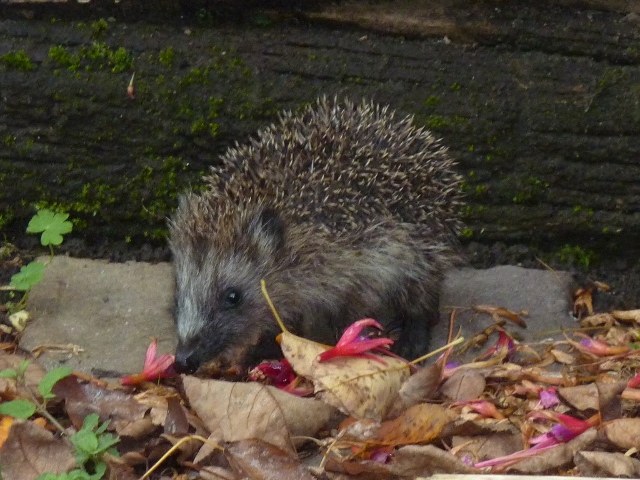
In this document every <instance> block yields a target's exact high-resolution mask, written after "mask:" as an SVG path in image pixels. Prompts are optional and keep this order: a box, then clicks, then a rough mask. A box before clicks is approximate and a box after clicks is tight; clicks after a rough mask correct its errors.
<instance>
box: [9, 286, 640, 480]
mask: <svg viewBox="0 0 640 480" xmlns="http://www.w3.org/2000/svg"><path fill="white" fill-rule="evenodd" d="M598 289H601V287H600V286H596V285H594V286H592V287H588V288H585V289H582V290H581V291H579V292H578V293H577V294H576V295H575V297H574V299H575V306H574V312H575V313H576V316H577V317H578V318H579V322H580V326H581V331H576V332H573V333H568V332H567V333H565V337H564V339H561V340H559V341H555V342H548V343H541V344H536V345H527V344H521V343H518V342H517V341H515V340H513V338H512V337H511V335H510V334H509V332H508V330H507V328H508V327H507V325H505V323H504V322H505V319H506V321H507V322H508V323H509V324H512V326H519V327H522V325H521V323H522V322H525V320H523V317H524V316H525V313H524V312H520V313H515V312H511V311H509V310H507V309H504V308H502V307H498V306H491V305H480V306H478V307H476V308H475V310H476V311H477V312H480V313H483V314H487V315H491V316H492V317H493V318H494V321H495V322H496V324H495V326H494V327H492V328H491V329H488V330H487V331H485V332H480V333H479V334H478V335H477V336H476V337H474V338H477V339H478V340H480V339H482V341H485V340H486V339H492V338H495V337H496V336H497V339H496V340H495V343H494V344H493V345H491V346H489V347H486V348H485V351H484V353H483V354H481V355H479V356H478V357H477V358H476V359H475V360H474V361H471V362H467V363H456V355H457V354H458V352H459V351H460V350H457V351H456V350H455V348H454V347H453V346H449V347H448V348H447V349H446V350H445V352H444V354H442V355H441V356H440V357H439V358H438V359H437V360H436V362H435V363H434V364H431V365H426V366H419V367H416V366H415V362H408V361H406V360H404V359H400V358H397V357H395V356H392V355H390V354H388V351H387V347H388V345H389V343H390V342H389V341H382V342H381V341H378V340H380V339H379V338H376V339H373V340H372V339H368V338H362V337H361V336H360V332H361V330H362V328H364V326H374V327H375V325H374V323H375V321H374V320H372V319H365V320H362V321H360V322H356V324H354V326H352V327H350V329H348V331H347V332H345V335H344V336H343V338H342V339H341V340H340V341H339V342H338V344H337V345H336V346H335V347H330V346H327V345H321V344H318V343H315V342H311V341H309V340H306V339H303V338H300V337H297V336H295V335H293V334H292V333H290V332H287V331H286V330H283V333H282V334H281V335H280V337H279V341H280V345H281V348H282V351H283V356H284V357H285V359H284V360H280V361H272V362H269V363H264V364H262V365H260V366H258V367H257V368H256V369H255V370H254V371H253V372H252V374H251V375H250V377H251V378H253V379H255V380H259V381H258V382H256V381H253V382H248V383H247V382H237V381H235V382H234V381H226V380H215V379H207V378H198V377H195V376H184V375H183V376H180V377H177V376H172V372H171V370H170V364H171V360H172V359H170V358H167V356H160V357H157V356H156V349H155V343H153V342H152V345H150V347H149V351H148V352H147V355H146V359H145V366H144V368H143V370H142V372H141V373H140V374H136V375H130V376H128V377H124V379H123V381H122V382H117V383H116V382H112V383H107V382H104V381H102V380H98V379H94V378H91V377H86V376H83V375H80V374H72V375H70V376H67V377H65V378H62V379H61V380H59V381H58V382H57V383H56V384H55V385H54V386H53V387H52V388H51V389H50V390H51V393H52V394H53V395H54V397H53V398H47V395H49V396H51V393H47V392H48V390H46V389H45V390H46V391H44V393H45V395H44V397H43V395H42V392H40V391H39V388H42V387H41V384H42V379H43V378H44V377H45V372H44V370H43V369H42V368H41V367H39V366H38V364H37V361H32V362H30V363H29V364H28V365H27V366H26V368H24V372H23V373H24V374H23V377H22V379H23V381H21V382H18V381H17V380H16V378H12V377H11V375H9V378H0V406H1V405H4V404H7V403H9V402H11V401H16V400H25V401H31V400H32V399H33V398H35V399H36V400H37V401H38V402H44V404H45V405H46V409H47V411H48V412H49V414H50V415H51V416H54V417H55V418H56V419H57V422H58V423H60V424H62V425H63V430H64V432H61V431H59V429H57V428H56V427H55V426H54V425H53V424H52V423H51V422H50V420H49V418H48V417H46V416H42V415H40V411H39V410H38V411H37V412H36V413H34V414H33V415H30V416H29V419H26V420H20V419H15V418H12V417H10V416H8V415H1V416H0V466H1V468H2V475H3V478H5V479H6V480H12V479H18V480H31V479H36V478H37V477H38V476H40V475H42V474H44V473H46V472H50V473H53V474H56V475H63V474H64V472H69V471H71V470H72V469H74V468H76V467H77V465H76V460H75V459H74V449H73V448H72V445H71V444H70V443H71V442H69V438H70V436H71V434H73V433H74V432H78V431H79V430H80V429H82V428H83V422H85V420H86V419H87V417H88V416H89V415H95V424H96V425H98V421H99V422H100V424H103V422H107V421H109V423H108V425H105V426H104V427H101V428H104V429H107V431H108V432H110V434H113V435H115V436H117V437H118V438H119V443H117V444H116V445H115V447H116V449H117V451H118V455H119V456H116V455H114V454H104V455H103V456H102V457H101V458H102V461H104V462H105V463H106V465H107V473H106V476H105V477H104V478H109V479H115V478H118V479H124V480H128V479H134V478H176V479H178V478H187V475H188V476H189V478H195V477H197V478H203V479H241V478H242V479H244V478H249V479H258V478H260V479H262V478H265V479H266V478H278V479H281V480H283V479H289V478H291V479H294V478H295V479H307V478H308V479H311V478H341V479H345V478H351V477H352V478H356V477H358V478H381V479H385V478H389V479H396V478H413V477H416V476H428V475H432V474H435V473H460V474H476V475H477V474H479V473H526V474H540V475H549V474H554V475H566V476H591V475H593V476H628V477H634V476H635V477H638V476H640V453H639V452H640V434H638V432H640V374H639V371H640V369H639V365H640V349H639V348H638V347H639V346H640V310H629V311H613V312H609V313H595V312H593V308H592V301H591V295H593V294H594V293H595V292H596V291H597V290H598ZM452 321H453V320H452ZM372 322H373V323H372ZM451 331H453V328H452V329H451ZM482 337H484V338H482ZM385 340H388V339H385ZM460 341H461V340H458V343H459V342H460ZM327 352H329V353H327ZM169 357H170V356H169ZM24 360H25V357H24V356H22V355H20V354H18V353H14V354H10V353H8V352H7V351H6V350H3V351H0V371H11V370H14V371H15V370H16V369H18V370H19V369H20V368H23V366H24V365H25V364H24ZM45 413H47V412H45ZM105 433H106V432H105ZM114 438H115V437H114ZM114 453H115V452H114ZM51 478H67V477H62V476H56V477H51ZM69 478H71V477H69ZM78 478H81V477H78ZM82 478H85V477H82ZM87 478H88V477H87Z"/></svg>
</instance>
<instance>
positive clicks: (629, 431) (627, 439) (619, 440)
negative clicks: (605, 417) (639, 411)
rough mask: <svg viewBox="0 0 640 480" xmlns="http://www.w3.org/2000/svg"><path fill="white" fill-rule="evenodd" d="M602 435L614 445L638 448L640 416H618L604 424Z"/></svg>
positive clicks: (639, 441) (625, 448) (639, 446)
mask: <svg viewBox="0 0 640 480" xmlns="http://www.w3.org/2000/svg"><path fill="white" fill-rule="evenodd" d="M603 432H604V435H605V436H606V437H607V439H608V440H609V441H610V442H611V443H613V444H614V445H615V446H616V447H618V448H621V449H624V450H628V449H629V448H635V449H637V450H640V418H618V419H617V420H612V421H610V422H608V423H606V424H605V425H604V428H603Z"/></svg>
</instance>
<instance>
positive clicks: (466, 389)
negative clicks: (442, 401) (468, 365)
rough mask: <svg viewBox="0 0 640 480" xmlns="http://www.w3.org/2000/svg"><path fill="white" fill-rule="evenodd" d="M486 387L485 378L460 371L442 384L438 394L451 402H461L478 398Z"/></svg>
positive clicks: (475, 373)
mask: <svg viewBox="0 0 640 480" xmlns="http://www.w3.org/2000/svg"><path fill="white" fill-rule="evenodd" d="M486 386H487V382H486V380H485V376H484V375H482V374H481V373H480V372H478V371H476V370H469V369H460V370H457V371H456V372H454V374H453V375H451V377H449V378H448V379H447V380H446V381H445V382H444V384H443V385H442V387H440V393H442V395H444V396H445V397H446V398H447V400H449V401H451V402H463V401H465V400H474V399H476V398H478V397H480V395H482V392H484V388H485V387H486Z"/></svg>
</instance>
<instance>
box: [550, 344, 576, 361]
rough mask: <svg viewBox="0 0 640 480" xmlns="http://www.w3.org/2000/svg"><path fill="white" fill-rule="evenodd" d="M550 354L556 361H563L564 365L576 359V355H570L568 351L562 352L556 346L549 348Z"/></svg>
mask: <svg viewBox="0 0 640 480" xmlns="http://www.w3.org/2000/svg"><path fill="white" fill-rule="evenodd" d="M551 355H553V358H554V359H555V361H556V362H558V363H564V364H565V365H572V364H574V363H575V361H576V357H574V356H573V355H571V354H570V353H567V352H563V351H562V350H558V349H556V348H554V349H552V350H551Z"/></svg>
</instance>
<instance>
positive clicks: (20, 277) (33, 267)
mask: <svg viewBox="0 0 640 480" xmlns="http://www.w3.org/2000/svg"><path fill="white" fill-rule="evenodd" d="M44 267H45V265H44V263H41V262H31V263H30V264H28V265H25V266H24V267H22V268H21V269H20V271H19V272H18V273H16V274H15V275H14V276H13V277H11V283H9V285H10V286H12V287H13V288H15V289H16V290H20V291H22V292H26V291H27V290H30V289H31V287H33V286H34V285H35V284H37V283H38V282H40V280H42V279H43V278H44Z"/></svg>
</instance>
